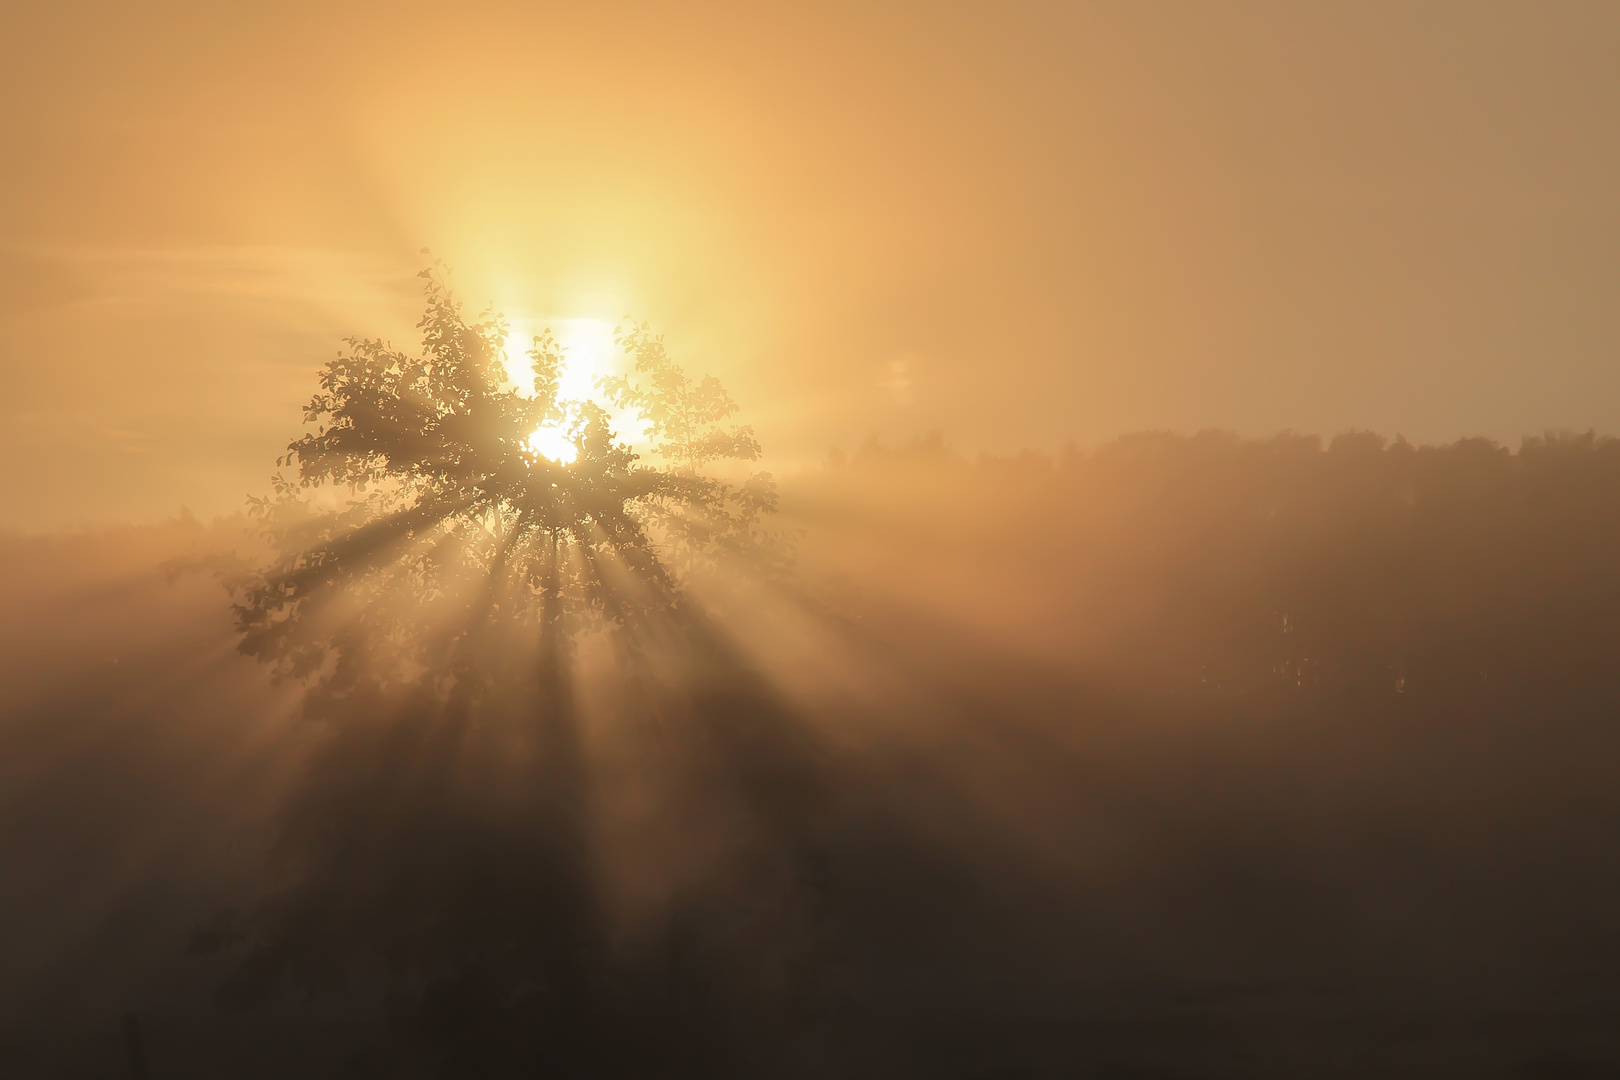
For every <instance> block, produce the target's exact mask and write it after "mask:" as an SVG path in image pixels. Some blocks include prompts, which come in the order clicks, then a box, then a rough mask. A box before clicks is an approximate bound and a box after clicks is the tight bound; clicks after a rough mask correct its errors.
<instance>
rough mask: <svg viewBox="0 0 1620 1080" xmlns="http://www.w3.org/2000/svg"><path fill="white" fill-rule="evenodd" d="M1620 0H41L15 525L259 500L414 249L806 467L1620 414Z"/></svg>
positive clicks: (26, 216)
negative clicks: (641, 368) (628, 343)
mask: <svg viewBox="0 0 1620 1080" xmlns="http://www.w3.org/2000/svg"><path fill="white" fill-rule="evenodd" d="M1616 56H1620V6H1617V5H1615V4H1613V3H1610V2H1607V0H1605V2H1593V3H1564V4H1556V3H1547V2H1538V3H1526V4H1517V5H1504V4H1490V3H1484V2H1471V3H1457V4H1439V3H1412V2H1401V3H1390V4H1378V3H1369V2H1358V3H1353V4H1352V3H1344V4H1337V5H1332V4H1299V3H1278V4H1248V3H1245V4H1237V3H1198V4H1194V3H1186V4H1150V3H1128V4H1127V3H1120V4H1082V3H1073V2H1071V3H1062V4H1007V3H998V4H993V5H992V4H984V5H962V4H958V5H945V4H937V3H933V4H911V5H901V4H876V3H870V2H868V3H858V4H849V5H836V4H828V3H817V4H813V5H812V4H805V5H800V6H797V7H788V6H785V5H770V6H767V5H759V4H736V5H677V4H657V5H645V6H641V5H614V4H605V3H598V4H590V5H583V4H577V3H574V4H566V5H561V4H559V5H555V6H553V7H548V6H546V5H543V4H537V3H510V4H481V5H480V4H435V5H410V4H401V3H388V4H375V5H368V4H340V3H331V2H326V3H320V4H308V5H303V4H246V3H221V2H219V0H214V2H210V3H197V4H185V3H167V4H163V3H152V4H143V5H133V4H117V5H115V4H73V3H53V4H48V5H47V4H37V5H24V4H10V5H6V6H5V8H4V11H3V13H0V161H3V162H4V163H5V168H4V169H0V191H3V198H0V370H3V371H4V374H5V377H6V381H7V385H8V388H9V393H7V394H5V395H4V397H3V399H0V453H4V455H5V457H6V459H7V461H8V464H9V468H8V469H7V471H6V473H5V476H6V479H5V480H4V481H0V525H3V526H12V527H25V528H39V527H50V526H55V525H61V524H69V523H75V522H81V523H87V522H99V521H107V520H114V519H119V518H149V517H153V516H157V515H162V514H170V513H174V512H175V511H177V510H178V508H179V507H180V506H181V505H182V504H185V505H189V506H190V507H192V508H193V509H194V510H196V511H197V512H198V513H200V514H210V513H217V512H221V511H226V510H230V509H234V508H236V507H237V506H239V505H240V504H241V499H242V496H243V495H244V494H246V493H247V492H248V491H258V490H261V489H262V487H263V485H264V478H265V476H266V475H267V473H268V471H269V469H270V466H271V462H272V459H273V458H274V457H275V455H276V454H277V452H278V451H279V450H280V449H281V447H282V446H283V445H284V444H285V442H286V440H287V438H288V437H290V436H291V435H293V434H295V433H296V431H297V430H298V425H299V413H298V406H299V404H300V403H301V402H302V401H303V400H304V399H305V398H307V396H308V394H309V392H310V391H311V390H312V389H313V381H312V373H313V370H314V368H315V367H316V366H318V365H319V364H320V363H322V362H323V361H324V360H326V359H327V358H328V357H330V356H331V355H333V353H334V352H335V350H336V348H337V346H338V339H339V338H340V337H342V336H344V335H348V334H364V335H373V336H387V337H392V338H393V339H394V340H396V341H397V342H401V343H404V342H409V341H410V340H411V338H412V335H411V332H410V327H411V323H412V322H413V321H414V312H415V309H416V306H417V305H416V299H417V288H416V287H417V282H416V281H415V280H414V279H413V277H412V274H413V273H414V271H415V270H417V269H419V268H420V266H421V265H422V263H423V257H422V256H420V255H419V254H418V251H419V249H421V248H423V247H430V248H432V249H433V251H434V252H435V253H436V254H438V255H440V256H442V257H443V258H444V259H446V260H447V261H448V262H450V263H452V264H453V265H454V266H455V268H456V280H457V281H458V283H459V287H460V290H461V291H462V293H463V294H464V295H465V296H466V298H467V299H468V301H469V302H470V303H472V304H473V305H475V306H479V307H481V306H482V305H483V304H484V303H485V302H486V301H489V300H494V301H496V302H497V303H498V305H499V306H500V307H501V308H503V309H504V310H505V311H506V312H507V313H508V314H509V315H512V316H513V317H514V318H515V319H518V320H522V321H525V324H527V322H540V321H552V320H561V319H565V318H572V319H583V318H600V319H607V320H610V321H611V320H614V319H617V318H619V317H621V316H624V315H633V316H635V317H637V318H644V319H648V320H651V321H652V322H653V323H654V324H655V326H657V327H659V328H661V329H663V330H664V331H666V332H667V334H668V337H669V340H670V343H671V345H672V347H673V350H674V352H675V353H676V355H677V357H678V358H680V359H682V360H684V361H685V362H686V363H687V364H688V365H689V366H690V367H692V368H694V369H697V370H707V371H711V372H713V373H714V374H716V375H719V376H721V377H722V378H723V379H725V380H726V381H727V383H728V385H729V386H730V387H731V389H732V391H733V394H734V396H735V397H736V398H737V399H738V400H739V401H740V402H741V403H742V404H743V405H744V408H745V412H746V418H747V419H750V420H752V421H753V422H754V423H755V425H756V427H757V428H758V430H759V433H760V435H761V438H762V440H763V441H764V443H765V445H766V447H767V450H768V452H770V454H771V455H772V457H773V459H774V463H775V464H776V465H777V466H778V467H784V468H793V467H795V466H797V465H802V464H804V463H808V462H811V461H814V460H816V459H818V458H820V457H822V456H824V455H825V453H826V452H827V450H828V448H829V447H831V446H833V445H842V446H843V447H845V448H846V449H847V448H850V447H851V446H853V445H854V444H856V443H858V442H860V441H862V440H864V439H865V438H866V437H867V436H868V435H871V434H877V435H879V436H881V437H883V438H886V439H903V438H909V437H911V436H913V435H917V434H920V433H924V432H927V431H930V430H939V431H941V432H943V433H944V435H945V437H946V439H947V441H949V442H951V443H953V444H955V445H957V446H958V447H961V448H963V449H965V450H969V451H975V450H981V449H987V450H996V451H1006V450H1013V449H1017V448H1019V447H1022V446H1032V447H1036V448H1043V449H1052V448H1056V447H1057V446H1059V445H1061V444H1062V443H1064V442H1065V441H1067V440H1070V439H1073V440H1075V441H1076V442H1078V443H1079V444H1080V445H1082V446H1089V445H1094V444H1096V443H1098V442H1099V441H1101V440H1103V439H1106V438H1109V437H1111V436H1113V435H1116V434H1119V433H1121V432H1125V431H1131V430H1138V429H1143V428H1170V429H1176V430H1193V429H1198V428H1203V427H1209V426H1216V427H1222V428H1228V429H1233V430H1236V431H1238V432H1240V433H1243V434H1247V435H1264V434H1268V433H1271V432H1275V431H1278V430H1281V429H1287V428H1291V429H1295V430H1302V431H1311V432H1322V433H1324V434H1331V433H1333V432H1334V431H1337V430H1342V429H1345V428H1350V427H1357V428H1369V427H1370V428H1373V429H1376V430H1379V431H1382V432H1384V433H1386V434H1393V433H1395V432H1403V433H1405V434H1406V435H1407V436H1408V437H1409V438H1411V439H1413V440H1425V441H1426V440H1440V439H1450V438H1455V437H1458V436H1461V435H1466V434H1486V435H1490V436H1493V437H1495V438H1498V439H1502V440H1505V441H1510V442H1516V441H1517V438H1518V437H1519V436H1520V435H1521V434H1524V433H1529V432H1537V431H1540V430H1542V429H1543V428H1547V427H1572V428H1579V429H1585V428H1588V427H1596V428H1598V429H1599V430H1603V431H1620V364H1617V362H1616V361H1617V355H1616V353H1617V345H1620V303H1617V301H1620V202H1617V200H1616V197H1615V193H1616V191H1617V190H1620V63H1617V62H1616V61H1615V57H1616Z"/></svg>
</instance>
